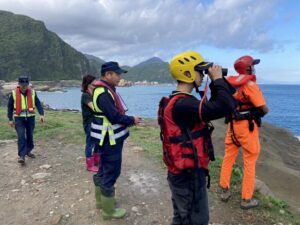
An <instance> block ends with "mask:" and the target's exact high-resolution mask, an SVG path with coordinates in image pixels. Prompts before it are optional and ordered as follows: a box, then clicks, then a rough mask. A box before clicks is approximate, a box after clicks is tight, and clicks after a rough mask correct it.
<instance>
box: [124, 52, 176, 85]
mask: <svg viewBox="0 0 300 225" xmlns="http://www.w3.org/2000/svg"><path fill="white" fill-rule="evenodd" d="M124 78H125V79H126V80H129V81H144V80H146V81H157V82H159V83H171V82H174V81H173V79H172V78H171V76H170V73H169V64H168V63H167V62H164V61H163V60H161V59H160V58H157V57H153V58H151V59H148V60H146V61H144V62H141V63H139V64H137V65H136V66H133V67H131V68H130V70H129V72H128V73H127V74H126V75H125V76H124Z"/></svg>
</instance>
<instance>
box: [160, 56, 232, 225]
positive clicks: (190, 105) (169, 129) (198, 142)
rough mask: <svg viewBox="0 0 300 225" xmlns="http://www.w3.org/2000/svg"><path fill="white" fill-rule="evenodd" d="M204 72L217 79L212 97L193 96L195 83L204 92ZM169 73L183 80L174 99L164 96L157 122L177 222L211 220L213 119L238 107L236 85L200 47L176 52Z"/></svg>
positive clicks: (194, 224)
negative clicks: (210, 192)
mask: <svg viewBox="0 0 300 225" xmlns="http://www.w3.org/2000/svg"><path fill="white" fill-rule="evenodd" d="M204 71H205V73H208V76H209V77H210V79H211V81H212V82H211V84H210V89H211V99H210V100H207V99H206V98H205V97H203V98H202V99H201V100H198V99H197V98H196V97H195V96H193V95H192V91H193V89H194V88H195V89H196V91H197V92H198V91H199V90H198V87H199V86H200V85H201V83H202V79H203V77H204ZM170 72H171V75H172V77H173V78H174V79H175V80H176V81H177V82H178V84H177V87H176V90H175V91H173V92H172V94H171V95H170V97H169V98H167V97H163V98H162V99H161V101H160V104H159V110H158V122H159V125H160V127H161V139H162V142H163V155H164V158H163V159H164V162H165V164H166V165H167V167H168V182H169V186H170V189H171V192H172V203H173V210H174V214H173V220H172V225H207V224H208V222H209V211H208V199H207V191H206V188H207V187H206V176H208V163H209V161H210V160H214V155H213V148H212V143H211V137H210V135H211V132H212V125H211V124H210V123H209V121H210V120H214V119H218V118H221V117H224V116H227V115H229V114H231V113H232V112H233V111H234V109H235V107H236V104H235V100H234V98H233V97H232V94H233V93H234V89H233V88H232V87H231V86H230V85H229V84H228V83H227V82H226V80H225V79H224V78H223V77H222V69H221V67H220V66H217V65H213V64H212V63H207V62H204V60H203V58H202V56H201V55H200V54H199V53H197V52H195V51H187V52H183V53H181V54H178V55H176V56H175V57H174V58H173V59H172V60H171V62H170ZM208 186H209V179H208Z"/></svg>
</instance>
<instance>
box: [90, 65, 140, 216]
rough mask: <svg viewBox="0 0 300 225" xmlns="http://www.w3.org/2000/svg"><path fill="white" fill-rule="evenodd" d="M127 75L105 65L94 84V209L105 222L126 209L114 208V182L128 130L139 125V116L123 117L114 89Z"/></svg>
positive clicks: (112, 66) (119, 167)
mask: <svg viewBox="0 0 300 225" xmlns="http://www.w3.org/2000/svg"><path fill="white" fill-rule="evenodd" d="M123 73H127V71H126V70H123V69H122V68H120V67H119V64H118V63H117V62H106V63H104V64H103V65H102V67H101V80H100V81H95V82H93V83H92V84H93V86H95V89H94V91H93V106H94V118H93V122H92V124H91V137H92V139H93V140H94V141H96V143H97V144H98V145H99V150H100V158H101V162H100V167H99V170H98V173H97V174H95V175H94V184H95V195H96V207H97V208H98V209H100V208H101V209H102V217H103V218H104V219H119V218H122V217H124V216H125V215H126V210H125V209H123V208H116V207H115V183H116V181H117V179H118V177H119V176H120V174H121V165H122V149H123V144H124V141H125V139H126V138H127V137H128V136H129V131H128V129H127V128H128V127H129V126H132V125H137V124H139V123H140V122H141V118H140V117H139V116H128V115H126V114H125V111H126V109H125V106H124V103H123V102H122V99H121V98H120V96H119V95H118V93H117V92H116V86H117V85H118V83H119V82H120V80H121V78H122V74H123Z"/></svg>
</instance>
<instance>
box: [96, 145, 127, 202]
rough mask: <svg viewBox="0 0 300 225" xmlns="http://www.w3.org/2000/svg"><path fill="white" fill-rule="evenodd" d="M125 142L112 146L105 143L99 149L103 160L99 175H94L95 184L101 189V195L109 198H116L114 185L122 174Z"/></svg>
mask: <svg viewBox="0 0 300 225" xmlns="http://www.w3.org/2000/svg"><path fill="white" fill-rule="evenodd" d="M123 143H124V142H123V141H122V142H117V143H116V145H110V144H109V141H106V140H105V141H104V143H103V146H101V147H99V153H100V158H101V163H100V167H99V170H98V173H97V174H95V175H94V177H93V179H94V184H95V185H96V186H99V187H100V190H101V193H102V194H103V195H105V196H107V197H112V196H114V192H115V188H114V185H115V183H116V182H117V179H118V178H119V176H120V174H121V167H122V150H123Z"/></svg>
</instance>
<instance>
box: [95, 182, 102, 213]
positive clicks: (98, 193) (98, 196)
mask: <svg viewBox="0 0 300 225" xmlns="http://www.w3.org/2000/svg"><path fill="white" fill-rule="evenodd" d="M95 197H96V209H101V208H102V204H101V191H100V187H97V186H95Z"/></svg>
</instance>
